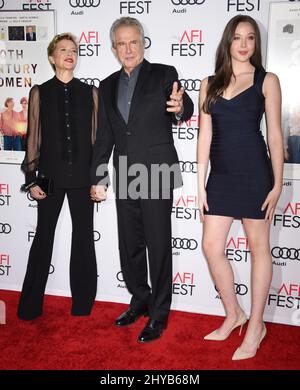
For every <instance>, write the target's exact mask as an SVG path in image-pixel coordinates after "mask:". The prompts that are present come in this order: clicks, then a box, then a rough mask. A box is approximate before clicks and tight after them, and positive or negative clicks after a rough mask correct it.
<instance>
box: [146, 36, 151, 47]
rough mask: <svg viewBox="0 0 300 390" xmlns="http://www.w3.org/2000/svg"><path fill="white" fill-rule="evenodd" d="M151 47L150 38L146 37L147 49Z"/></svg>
mask: <svg viewBox="0 0 300 390" xmlns="http://www.w3.org/2000/svg"><path fill="white" fill-rule="evenodd" d="M150 46H151V39H150V38H149V37H145V49H149V47H150Z"/></svg>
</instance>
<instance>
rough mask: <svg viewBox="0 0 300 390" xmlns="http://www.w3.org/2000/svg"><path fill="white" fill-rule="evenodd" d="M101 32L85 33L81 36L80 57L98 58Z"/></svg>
mask: <svg viewBox="0 0 300 390" xmlns="http://www.w3.org/2000/svg"><path fill="white" fill-rule="evenodd" d="M99 42H100V38H99V31H83V32H82V33H81V34H80V36H79V50H78V55H79V56H80V57H94V56H96V57H98V56H99V49H100V46H101V45H100V43H99Z"/></svg>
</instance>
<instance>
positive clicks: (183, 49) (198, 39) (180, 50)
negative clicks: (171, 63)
mask: <svg viewBox="0 0 300 390" xmlns="http://www.w3.org/2000/svg"><path fill="white" fill-rule="evenodd" d="M204 45H205V44H204V39H203V30H185V31H184V32H183V33H182V35H181V36H180V38H179V43H172V45H171V55H172V57H174V56H176V55H179V56H180V57H195V56H198V57H201V56H202V54H203V50H202V49H203V47H204Z"/></svg>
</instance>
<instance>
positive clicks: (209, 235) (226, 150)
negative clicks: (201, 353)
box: [197, 15, 283, 360]
mask: <svg viewBox="0 0 300 390" xmlns="http://www.w3.org/2000/svg"><path fill="white" fill-rule="evenodd" d="M200 112H201V114H200V129H201V131H200V135H199V141H198V152H197V153H198V169H199V208H200V217H201V220H202V221H203V250H204V253H205V256H206V258H207V260H208V265H209V269H210V272H211V274H212V277H213V279H214V282H215V284H216V286H217V289H218V291H219V292H220V295H221V298H222V302H223V305H224V308H225V313H226V318H225V320H224V322H223V324H222V325H221V326H220V328H218V329H216V330H214V331H213V332H212V333H210V334H208V335H206V336H205V337H204V338H205V339H206V340H225V339H226V338H227V337H228V336H229V335H230V333H231V332H232V331H233V329H235V328H237V327H240V330H241V328H242V326H243V325H244V324H245V323H246V322H247V316H246V314H245V313H244V311H243V310H242V308H241V307H240V305H239V303H238V301H237V298H236V294H235V288H234V275H233V271H232V268H231V266H230V264H229V261H228V259H227V257H226V256H225V254H224V251H225V246H226V240H227V236H228V233H229V230H230V227H231V224H232V222H233V219H234V218H238V219H241V220H242V222H243V227H244V230H245V234H246V236H247V239H248V243H249V246H250V250H251V267H252V270H251V312H250V317H249V323H248V328H247V332H246V335H245V337H244V340H243V342H242V344H241V346H240V347H239V348H238V349H237V350H236V351H235V353H234V355H233V357H232V359H233V360H241V359H247V358H250V357H253V356H255V354H256V351H257V349H258V347H259V345H260V342H261V341H262V339H263V338H264V337H265V335H266V327H265V324H264V322H263V313H264V307H265V304H266V299H267V296H268V292H269V287H270V283H271V279H272V258H271V254H270V245H269V234H270V223H271V221H272V218H273V213H274V210H275V207H276V204H277V201H278V199H279V196H280V193H281V188H282V172H283V141H282V130H281V91H280V84H279V80H278V78H277V76H276V75H275V74H272V73H266V72H265V70H264V68H263V66H262V61H261V40H260V32H259V28H258V25H257V23H256V22H255V20H254V19H252V18H251V17H249V16H244V15H237V16H235V17H234V18H232V19H231V20H230V21H229V22H228V24H227V26H226V28H225V30H224V33H223V36H222V39H221V42H220V44H219V47H218V50H217V55H216V67H215V75H214V76H210V77H208V78H206V79H204V80H203V81H202V84H201V90H200ZM264 113H265V114H266V123H267V141H268V147H269V154H270V156H269V154H268V151H267V146H266V143H265V141H264V138H263V135H262V133H261V131H260V121H261V119H262V115H263V114H264ZM209 161H210V164H211V170H210V174H209V178H208V181H207V183H206V175H207V170H208V163H209Z"/></svg>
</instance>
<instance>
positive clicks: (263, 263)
mask: <svg viewBox="0 0 300 390" xmlns="http://www.w3.org/2000/svg"><path fill="white" fill-rule="evenodd" d="M243 223H244V229H245V232H246V235H247V238H248V241H249V247H250V251H251V302H252V304H251V313H250V319H249V324H248V328H247V332H246V335H245V338H244V340H243V343H242V345H241V346H240V349H241V350H242V351H245V352H249V353H251V352H252V353H254V354H255V353H256V349H257V346H258V344H259V342H260V338H261V335H262V331H263V314H264V308H265V305H266V300H267V296H268V292H269V288H270V284H271V280H272V257H271V254H270V242H269V235H270V223H269V222H266V221H264V220H260V219H256V220H255V219H244V220H243Z"/></svg>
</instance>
